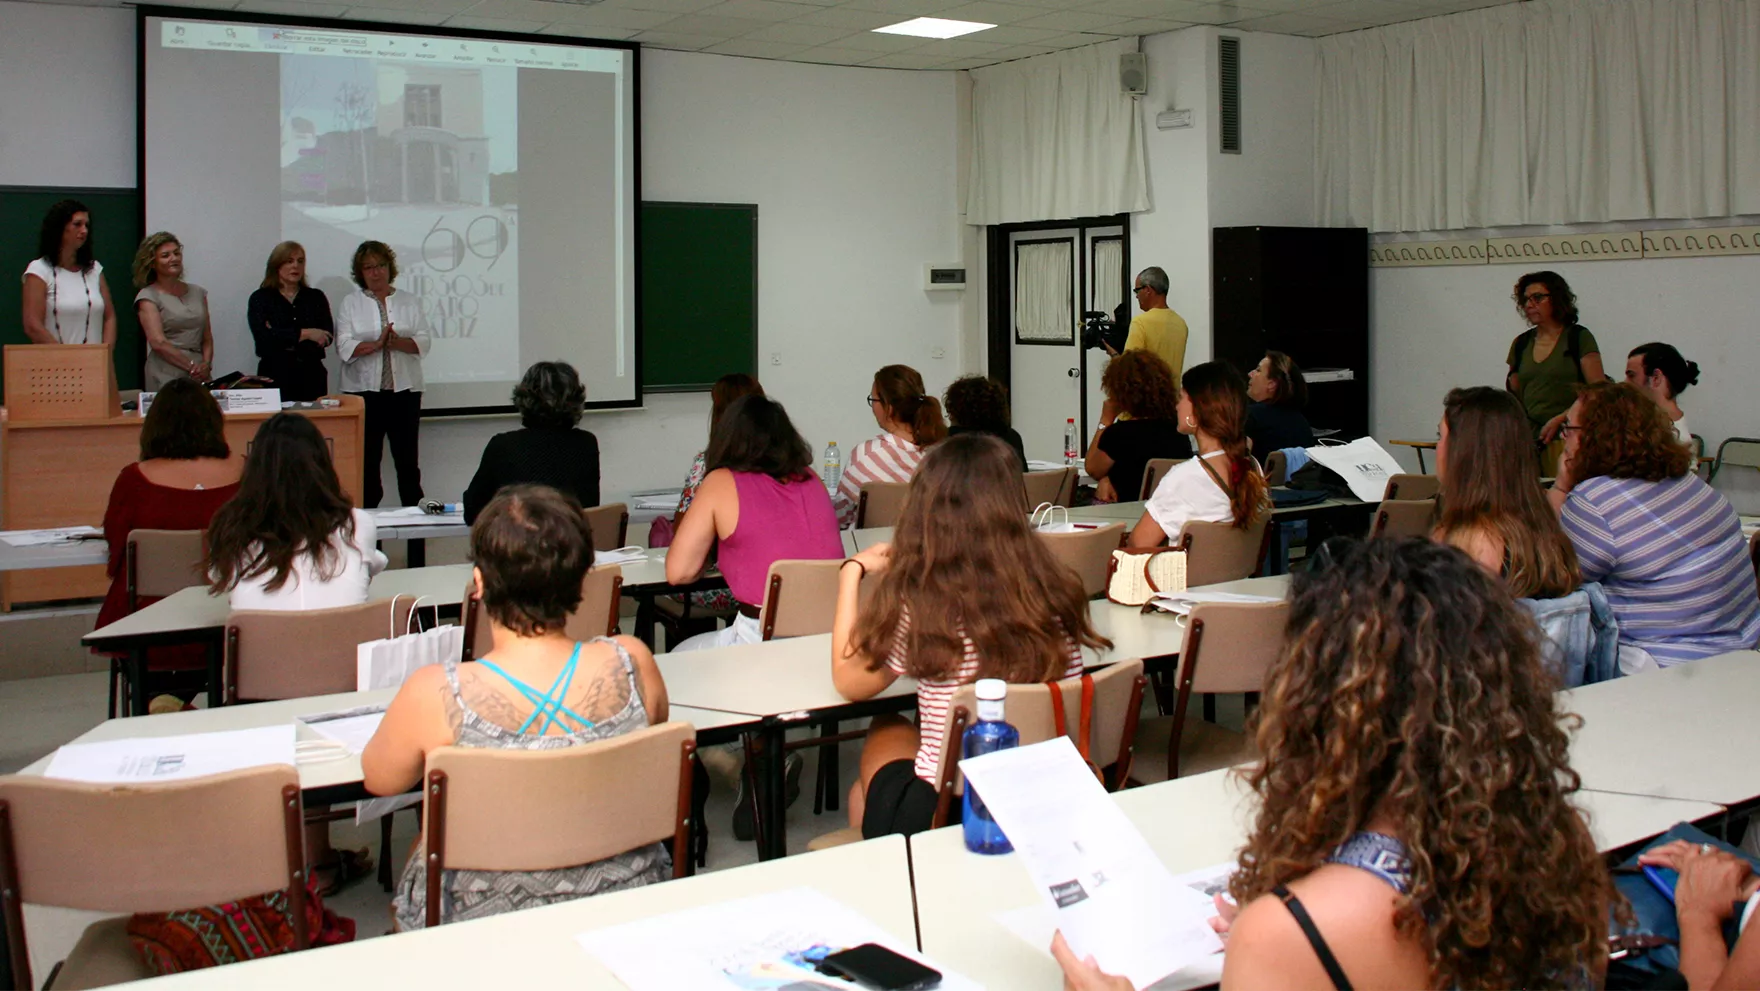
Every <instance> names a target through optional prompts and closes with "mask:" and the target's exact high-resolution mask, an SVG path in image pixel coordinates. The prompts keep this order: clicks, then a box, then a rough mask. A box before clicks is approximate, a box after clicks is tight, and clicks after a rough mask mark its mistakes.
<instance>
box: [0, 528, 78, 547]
mask: <svg viewBox="0 0 1760 991" xmlns="http://www.w3.org/2000/svg"><path fill="white" fill-rule="evenodd" d="M103 536H104V531H102V530H100V529H98V528H97V527H95V526H63V527H56V528H54V529H50V530H13V531H10V532H8V533H0V540H4V541H6V542H7V543H9V544H11V545H12V546H14V547H43V546H46V545H48V544H63V543H66V542H67V541H70V540H100V539H102V538H103Z"/></svg>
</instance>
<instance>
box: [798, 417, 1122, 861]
mask: <svg viewBox="0 0 1760 991" xmlns="http://www.w3.org/2000/svg"><path fill="white" fill-rule="evenodd" d="M1026 499H1027V496H1026V489H1025V486H1024V483H1023V482H1022V481H1021V474H1020V472H1019V471H1017V470H1016V469H1015V464H1014V457H1013V455H1012V454H1010V453H1009V450H1008V446H1007V445H1005V444H1003V443H1002V442H1001V441H999V440H997V439H996V438H994V437H985V436H983V435H972V434H967V435H965V436H962V437H950V438H948V439H947V440H945V441H943V442H941V443H940V444H938V445H936V446H935V447H933V448H931V449H930V451H929V453H928V454H927V455H926V456H925V457H924V458H923V462H922V464H921V465H920V466H919V467H918V469H917V475H916V478H915V479H914V480H913V481H912V482H911V490H910V494H909V495H908V496H907V497H906V498H905V503H904V508H903V510H902V515H901V516H900V517H899V520H898V526H897V529H896V530H895V531H894V533H893V541H892V543H891V544H876V545H874V546H872V547H869V548H868V549H867V550H864V551H862V552H861V553H859V554H857V555H856V556H855V557H853V558H850V559H849V560H847V561H845V562H844V563H843V568H842V570H841V571H839V572H838V577H837V581H838V585H837V613H836V617H835V619H834V620H833V621H832V627H831V679H832V682H833V683H834V684H835V685H836V686H837V690H838V692H839V693H840V694H842V695H843V697H844V698H847V699H850V700H852V701H859V700H861V699H868V698H873V697H874V696H876V695H878V694H880V693H881V692H883V691H885V690H886V688H887V687H888V686H890V685H891V684H892V683H893V682H894V681H896V680H897V679H898V678H900V677H909V678H914V679H916V682H917V719H918V725H916V726H912V725H911V724H910V723H907V722H905V721H904V720H903V719H901V718H899V717H897V716H876V717H875V718H874V721H873V722H872V723H870V724H869V726H868V737H867V740H866V742H865V743H864V744H863V747H862V770H861V779H860V780H859V781H857V782H856V784H855V785H854V787H852V788H851V789H850V794H849V821H850V825H851V826H855V827H859V828H860V829H861V830H862V835H863V836H864V837H867V838H870V839H871V838H873V837H876V836H885V835H888V834H891V833H901V834H907V835H908V834H910V833H916V832H921V831H922V830H924V829H927V828H929V822H930V819H931V818H932V817H933V816H934V814H935V800H936V793H935V785H934V784H933V782H934V780H935V777H936V775H937V774H938V773H939V771H940V767H941V734H942V733H943V732H944V730H945V727H946V726H947V715H948V705H949V703H950V702H951V701H952V699H953V693H954V691H955V690H956V689H958V688H959V686H961V685H964V684H966V683H968V682H972V681H976V680H978V679H979V678H1001V679H1003V680H1004V681H1008V682H1011V683H1013V684H1034V683H1037V682H1042V681H1046V680H1047V679H1051V678H1067V677H1072V676H1075V675H1080V674H1081V673H1082V650H1081V649H1082V647H1084V646H1086V647H1104V646H1109V645H1110V642H1109V641H1107V640H1105V639H1103V638H1102V637H1101V636H1100V634H1098V633H1096V632H1095V631H1094V626H1093V624H1092V623H1090V622H1089V621H1088V601H1087V595H1086V594H1085V593H1084V592H1083V590H1082V583H1081V581H1080V580H1078V579H1077V577H1076V576H1075V574H1074V573H1073V572H1071V571H1070V570H1069V569H1068V568H1065V567H1062V566H1060V565H1059V564H1058V563H1057V561H1056V559H1055V558H1054V557H1052V555H1051V552H1050V550H1048V549H1047V545H1046V544H1045V543H1044V542H1043V541H1041V540H1039V539H1037V538H1036V537H1034V536H1033V530H1032V528H1031V526H1029V525H1028V523H1027V513H1026ZM868 576H872V577H873V578H875V579H876V580H875V582H874V584H875V585H876V586H877V587H875V588H874V589H873V590H872V595H871V596H863V595H862V594H861V592H862V579H863V578H864V577H868ZM864 600H865V601H864Z"/></svg>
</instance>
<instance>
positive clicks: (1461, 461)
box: [1432, 386, 1577, 599]
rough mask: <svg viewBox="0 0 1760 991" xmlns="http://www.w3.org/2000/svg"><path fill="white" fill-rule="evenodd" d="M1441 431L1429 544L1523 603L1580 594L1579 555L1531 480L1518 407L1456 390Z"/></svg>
mask: <svg viewBox="0 0 1760 991" xmlns="http://www.w3.org/2000/svg"><path fill="white" fill-rule="evenodd" d="M1437 429H1438V435H1439V439H1438V440H1437V441H1436V476H1437V480H1438V481H1439V482H1441V484H1442V496H1441V510H1442V514H1441V518H1440V520H1439V522H1438V523H1437V525H1436V530H1435V532H1434V534H1432V536H1434V537H1435V539H1437V540H1440V541H1442V542H1443V543H1445V544H1452V545H1453V546H1455V547H1458V548H1460V549H1461V550H1463V551H1465V552H1466V553H1467V556H1468V557H1471V558H1472V559H1473V560H1475V561H1477V562H1479V564H1480V566H1482V567H1483V568H1484V569H1485V570H1486V571H1488V572H1490V573H1491V574H1494V575H1497V576H1499V577H1501V578H1502V579H1503V583H1504V587H1505V588H1507V589H1509V592H1510V594H1511V595H1513V596H1515V597H1516V598H1518V599H1556V598H1558V597H1560V596H1563V595H1569V594H1570V593H1571V592H1573V591H1575V590H1576V587H1577V552H1576V549H1575V548H1574V547H1572V546H1571V541H1570V538H1569V537H1566V536H1565V535H1564V528H1562V527H1560V526H1559V525H1558V514H1557V513H1556V512H1554V511H1553V509H1552V507H1551V506H1549V505H1548V504H1547V502H1546V493H1545V491H1544V490H1543V489H1541V488H1540V482H1539V480H1538V479H1536V478H1535V477H1534V440H1533V434H1532V432H1531V431H1530V430H1529V429H1528V414H1527V413H1526V412H1525V411H1524V410H1523V409H1522V404H1521V401H1520V400H1518V399H1516V397H1515V396H1513V395H1511V394H1510V393H1508V392H1507V391H1505V390H1502V389H1492V388H1489V387H1486V386H1478V387H1475V388H1471V389H1454V390H1452V391H1450V392H1449V394H1448V398H1447V399H1444V400H1443V403H1442V423H1441V424H1440V425H1439V427H1438V428H1437Z"/></svg>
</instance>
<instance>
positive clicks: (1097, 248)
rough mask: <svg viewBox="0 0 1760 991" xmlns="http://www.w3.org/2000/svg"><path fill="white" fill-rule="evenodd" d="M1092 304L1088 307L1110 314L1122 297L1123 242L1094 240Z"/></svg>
mask: <svg viewBox="0 0 1760 991" xmlns="http://www.w3.org/2000/svg"><path fill="white" fill-rule="evenodd" d="M1091 281H1092V282H1093V290H1094V292H1093V296H1094V298H1093V301H1092V302H1093V305H1092V306H1091V307H1090V309H1095V310H1099V311H1101V312H1102V313H1107V314H1110V313H1111V312H1112V311H1113V309H1114V308H1116V307H1117V306H1118V304H1119V302H1120V301H1121V300H1122V299H1123V293H1124V242H1123V241H1121V240H1106V241H1095V242H1094V271H1093V273H1092V278H1091Z"/></svg>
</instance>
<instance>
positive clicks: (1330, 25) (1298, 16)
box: [1234, 12, 1347, 35]
mask: <svg viewBox="0 0 1760 991" xmlns="http://www.w3.org/2000/svg"><path fill="white" fill-rule="evenodd" d="M1234 26H1235V27H1238V28H1240V29H1241V30H1243V31H1270V32H1271V33H1273V34H1301V35H1306V34H1309V33H1310V32H1320V33H1322V34H1330V33H1336V32H1338V31H1343V30H1347V28H1346V27H1345V24H1344V22H1341V21H1338V20H1334V19H1332V18H1327V17H1317V16H1315V15H1313V14H1308V13H1302V12H1285V13H1281V14H1269V15H1266V16H1265V17H1255V18H1252V19H1250V20H1244V21H1240V22H1238V23H1236V24H1235V25H1234Z"/></svg>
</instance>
